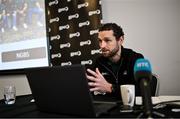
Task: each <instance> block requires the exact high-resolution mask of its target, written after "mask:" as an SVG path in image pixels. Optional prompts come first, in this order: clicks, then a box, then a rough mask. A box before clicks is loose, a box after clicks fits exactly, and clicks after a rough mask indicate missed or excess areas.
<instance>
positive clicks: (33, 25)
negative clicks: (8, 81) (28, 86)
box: [0, 0, 49, 72]
mask: <svg viewBox="0 0 180 119" xmlns="http://www.w3.org/2000/svg"><path fill="white" fill-rule="evenodd" d="M45 13H46V10H45V0H0V72H1V71H10V70H18V69H24V68H30V67H42V66H49V57H48V52H49V51H48V48H49V47H48V39H47V38H48V37H47V32H46V31H47V30H46V19H45V16H46V15H45Z"/></svg>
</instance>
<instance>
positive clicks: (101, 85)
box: [86, 68, 112, 93]
mask: <svg viewBox="0 0 180 119" xmlns="http://www.w3.org/2000/svg"><path fill="white" fill-rule="evenodd" d="M87 72H89V73H90V74H91V76H90V75H86V77H87V79H89V80H90V81H91V82H89V83H88V85H89V86H90V87H91V88H90V91H99V92H104V93H106V92H107V93H111V91H112V90H111V87H112V84H110V83H108V82H107V81H106V80H105V78H104V77H103V75H102V74H101V73H100V71H99V69H98V68H96V71H92V70H90V69H87Z"/></svg>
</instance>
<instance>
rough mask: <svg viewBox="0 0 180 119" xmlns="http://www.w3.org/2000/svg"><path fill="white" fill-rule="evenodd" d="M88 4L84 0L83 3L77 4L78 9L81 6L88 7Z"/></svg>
mask: <svg viewBox="0 0 180 119" xmlns="http://www.w3.org/2000/svg"><path fill="white" fill-rule="evenodd" d="M88 6H89V3H88V2H85V3H82V4H79V5H78V9H81V8H82V7H88Z"/></svg>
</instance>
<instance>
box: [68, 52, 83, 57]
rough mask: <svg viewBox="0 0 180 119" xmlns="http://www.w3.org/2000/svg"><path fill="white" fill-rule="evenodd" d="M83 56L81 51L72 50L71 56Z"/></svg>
mask: <svg viewBox="0 0 180 119" xmlns="http://www.w3.org/2000/svg"><path fill="white" fill-rule="evenodd" d="M74 56H81V51H76V52H71V53H70V57H74Z"/></svg>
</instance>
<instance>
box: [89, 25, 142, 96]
mask: <svg viewBox="0 0 180 119" xmlns="http://www.w3.org/2000/svg"><path fill="white" fill-rule="evenodd" d="M98 40H99V46H100V49H101V51H102V56H101V57H99V58H98V59H97V61H96V64H95V68H96V69H95V70H94V71H93V70H91V69H87V73H88V74H87V79H89V80H90V82H89V86H90V91H94V93H96V94H98V93H100V94H103V95H105V96H108V97H109V96H110V97H115V98H117V99H120V98H121V93H120V85H122V84H135V86H136V95H140V92H139V86H138V85H137V84H136V81H135V79H134V75H133V68H134V64H135V61H136V60H137V59H138V58H143V55H141V54H139V53H136V52H134V51H133V50H131V49H127V48H124V47H123V46H122V44H123V42H124V32H123V30H122V28H121V27H120V26H118V25H117V24H115V23H107V24H104V25H103V26H102V27H100V29H99V33H98Z"/></svg>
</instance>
